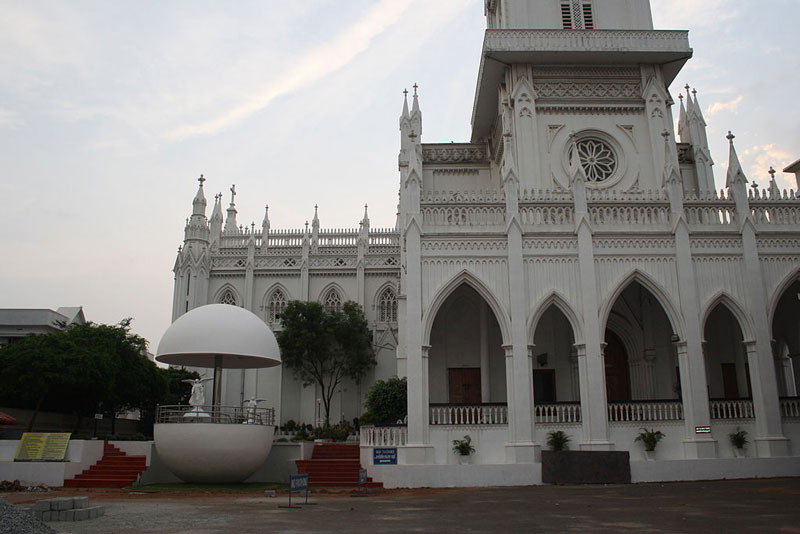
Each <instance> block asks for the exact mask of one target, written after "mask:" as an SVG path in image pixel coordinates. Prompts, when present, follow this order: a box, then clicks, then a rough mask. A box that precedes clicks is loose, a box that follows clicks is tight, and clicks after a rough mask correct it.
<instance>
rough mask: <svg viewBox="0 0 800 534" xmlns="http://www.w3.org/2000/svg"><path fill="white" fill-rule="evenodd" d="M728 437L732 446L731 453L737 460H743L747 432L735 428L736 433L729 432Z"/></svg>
mask: <svg viewBox="0 0 800 534" xmlns="http://www.w3.org/2000/svg"><path fill="white" fill-rule="evenodd" d="M728 437H729V438H730V439H731V445H733V453H734V454H735V455H736V457H737V458H744V456H745V453H744V446H745V445H747V443H748V441H747V430H742V429H741V428H739V427H736V432H731V433H730V434H728Z"/></svg>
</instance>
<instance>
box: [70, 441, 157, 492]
mask: <svg viewBox="0 0 800 534" xmlns="http://www.w3.org/2000/svg"><path fill="white" fill-rule="evenodd" d="M145 469H147V458H145V457H144V456H128V455H127V454H125V453H124V452H122V451H121V450H119V449H118V448H117V447H115V446H113V445H110V444H109V443H108V442H107V441H106V442H105V443H104V444H103V458H102V459H101V460H100V461H99V462H97V463H96V464H94V465H93V466H92V467H90V468H89V469H84V471H83V472H82V473H80V474H78V475H75V477H74V478H71V479H69V480H65V481H64V487H65V488H125V487H128V486H130V485H132V484H133V483H134V482H136V479H138V478H139V475H141V474H142V473H143V472H144V471H145Z"/></svg>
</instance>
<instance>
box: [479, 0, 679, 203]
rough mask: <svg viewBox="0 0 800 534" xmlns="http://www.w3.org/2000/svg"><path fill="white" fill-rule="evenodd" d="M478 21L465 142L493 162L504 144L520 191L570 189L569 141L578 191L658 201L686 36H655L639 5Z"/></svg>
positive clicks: (514, 5) (645, 6)
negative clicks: (582, 180)
mask: <svg viewBox="0 0 800 534" xmlns="http://www.w3.org/2000/svg"><path fill="white" fill-rule="evenodd" d="M485 14H486V18H487V28H488V29H487V30H486V36H485V39H484V49H483V57H482V58H481V68H480V71H479V79H478V84H477V89H476V96H475V104H474V108H473V114H472V142H473V143H482V142H488V144H489V149H490V152H491V153H494V152H497V151H498V148H499V146H500V145H501V144H504V145H508V143H507V142H506V140H505V139H504V138H503V137H504V136H508V137H510V139H511V143H510V147H511V150H512V151H513V154H512V156H513V158H514V160H515V161H516V163H517V166H518V169H519V176H518V179H519V183H520V188H521V189H523V190H525V189H527V190H531V189H533V190H551V191H553V190H555V191H558V190H567V189H570V188H571V184H570V175H569V151H570V150H571V146H572V142H573V141H574V142H575V146H576V147H577V149H578V151H579V154H580V160H581V162H582V164H583V166H584V170H585V174H586V178H587V183H586V185H587V189H613V190H615V191H623V192H636V191H640V190H647V189H660V187H661V175H662V173H663V169H664V164H665V159H664V144H663V137H662V133H663V132H665V131H667V132H669V133H670V139H671V140H672V141H671V143H672V147H671V150H673V151H674V152H675V153H677V146H676V145H675V135H674V132H673V120H672V109H671V107H672V104H673V100H672V97H671V96H670V94H669V92H668V89H667V88H668V86H669V84H670V83H671V82H672V80H673V79H674V78H675V77H676V76H677V74H678V72H679V71H680V69H681V68H682V66H683V65H684V63H685V62H686V61H687V60H688V59H689V58H690V57H691V56H692V49H691V48H690V47H689V40H688V32H686V31H659V30H654V29H653V22H652V15H651V12H650V3H649V1H648V0H548V1H535V2H534V1H530V0H486V3H485ZM504 150H505V149H504Z"/></svg>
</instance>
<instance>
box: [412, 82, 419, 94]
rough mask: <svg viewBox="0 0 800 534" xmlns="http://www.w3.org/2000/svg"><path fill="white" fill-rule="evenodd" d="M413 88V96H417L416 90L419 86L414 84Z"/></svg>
mask: <svg viewBox="0 0 800 534" xmlns="http://www.w3.org/2000/svg"><path fill="white" fill-rule="evenodd" d="M413 87H414V96H417V88H418V87H419V85H417V84H416V83H415V84H414V85H413Z"/></svg>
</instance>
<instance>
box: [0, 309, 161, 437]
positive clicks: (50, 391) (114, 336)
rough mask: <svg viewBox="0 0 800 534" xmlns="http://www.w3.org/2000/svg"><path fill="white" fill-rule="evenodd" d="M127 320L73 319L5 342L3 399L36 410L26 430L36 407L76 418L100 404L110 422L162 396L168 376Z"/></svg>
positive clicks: (1, 352) (0, 364)
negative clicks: (77, 321) (62, 326)
mask: <svg viewBox="0 0 800 534" xmlns="http://www.w3.org/2000/svg"><path fill="white" fill-rule="evenodd" d="M130 323H131V320H130V319H124V320H123V321H121V322H120V323H119V324H118V325H113V326H111V325H103V324H94V323H86V324H72V325H70V326H69V328H67V329H66V330H64V331H60V332H53V333H50V334H43V335H34V336H28V337H25V338H23V339H21V340H19V341H17V342H15V343H12V344H10V345H8V346H5V347H3V348H2V349H0V369H3V372H2V373H0V391H1V392H2V399H1V400H2V401H3V402H4V403H8V404H9V405H11V406H15V407H20V408H32V409H34V410H35V414H34V416H33V417H32V418H31V422H30V425H29V430H31V429H32V428H33V426H34V423H35V420H36V413H38V411H39V410H40V409H51V410H55V411H59V412H62V413H73V414H75V415H76V416H77V422H78V423H80V419H81V418H82V417H84V416H86V415H90V414H93V413H95V412H96V411H97V410H98V409H100V410H101V411H102V412H104V413H106V414H107V415H109V416H110V417H112V425H113V417H114V416H115V415H116V414H117V413H120V412H123V411H126V410H132V409H140V410H142V411H143V412H147V410H152V407H153V406H155V404H156V403H157V402H159V401H160V400H161V398H162V397H163V396H164V393H165V391H166V381H165V380H164V379H163V377H162V375H161V374H160V373H159V370H158V369H157V367H156V365H155V364H154V363H153V362H151V361H149V360H148V359H147V357H146V356H145V355H144V354H145V351H146V350H147V341H145V340H144V338H142V337H139V336H137V335H135V334H132V333H131V332H130ZM101 407H102V408H101ZM76 427H77V424H76ZM112 432H113V430H112Z"/></svg>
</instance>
